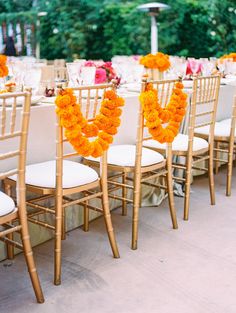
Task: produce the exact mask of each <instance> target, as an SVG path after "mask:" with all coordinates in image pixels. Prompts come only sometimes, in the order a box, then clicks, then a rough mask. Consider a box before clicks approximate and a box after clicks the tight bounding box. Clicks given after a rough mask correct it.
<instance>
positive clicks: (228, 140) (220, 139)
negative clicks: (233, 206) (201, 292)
mask: <svg viewBox="0 0 236 313" xmlns="http://www.w3.org/2000/svg"><path fill="white" fill-rule="evenodd" d="M235 126H236V96H234V102H233V108H232V116H231V126H230V135H229V136H226V137H225V136H216V135H214V141H215V147H214V152H215V158H214V161H215V173H216V174H218V171H219V167H220V163H223V164H227V179H226V196H231V187H232V172H233V158H234V154H235V153H236V152H235V148H236V145H235ZM197 136H199V137H202V138H205V137H206V136H204V135H203V134H197ZM221 153H223V154H227V160H225V159H223V158H221V157H220V154H221Z"/></svg>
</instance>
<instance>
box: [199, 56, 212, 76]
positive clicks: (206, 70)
mask: <svg viewBox="0 0 236 313" xmlns="http://www.w3.org/2000/svg"><path fill="white" fill-rule="evenodd" d="M214 68H215V65H214V64H213V63H212V62H210V61H208V59H207V60H205V61H203V62H202V63H201V71H202V76H210V75H211V74H212V72H213V70H214Z"/></svg>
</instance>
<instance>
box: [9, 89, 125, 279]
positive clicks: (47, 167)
mask: <svg viewBox="0 0 236 313" xmlns="http://www.w3.org/2000/svg"><path fill="white" fill-rule="evenodd" d="M111 88H112V89H114V88H116V86H115V85H114V84H103V85H95V86H81V87H78V88H74V92H75V93H76V95H77V97H78V101H79V103H80V105H81V110H82V112H84V113H85V117H86V118H88V119H89V121H93V119H94V118H95V115H96V114H97V112H98V110H99V108H100V104H101V100H102V96H103V93H104V92H105V91H106V90H108V89H111ZM57 122H58V123H57V126H56V133H57V142H56V160H53V161H47V162H42V163H37V164H32V165H29V166H27V167H26V188H27V191H29V192H32V193H35V194H38V195H39V197H36V198H34V199H30V200H28V201H27V205H28V206H29V207H31V208H34V209H35V212H34V213H32V214H29V215H28V220H29V221H30V222H32V223H35V224H37V225H40V226H43V227H46V228H48V229H51V230H53V231H54V232H55V250H54V284H55V285H59V284H60V283H61V253H62V251H61V240H62V237H64V236H63V234H64V233H65V221H64V216H65V213H64V211H65V209H66V208H67V207H69V206H71V205H81V206H83V207H86V210H85V212H86V213H87V209H88V208H89V209H93V210H95V211H97V212H99V213H102V214H103V215H104V219H105V224H106V229H107V234H108V238H109V242H110V245H111V249H112V252H113V256H114V257H115V258H119V251H118V247H117V244H116V239H115V234H114V230H113V226H112V221H111V214H110V209H109V201H108V190H107V189H108V188H107V160H106V152H104V154H103V156H102V158H101V159H102V161H101V165H100V175H98V174H97V172H96V171H95V170H94V169H92V168H90V167H89V166H86V165H84V164H81V163H80V162H78V161H74V160H72V161H69V160H68V159H70V158H76V157H77V158H78V157H79V154H78V153H77V152H72V153H68V152H66V144H68V142H67V140H66V139H65V138H64V132H63V128H62V127H61V126H60V122H59V120H58V121H57ZM12 183H14V182H13V180H12V179H8V180H7V181H6V184H12ZM78 193H79V194H78ZM82 194H84V195H83V196H82ZM51 197H53V198H54V199H55V205H53V206H50V207H46V206H44V205H42V204H41V203H40V204H39V202H40V201H42V200H46V199H49V198H51ZM96 198H99V199H100V200H101V204H102V205H101V207H97V206H95V205H92V204H90V203H89V200H92V199H96ZM44 213H49V214H52V215H53V216H55V225H52V224H49V223H48V222H47V221H45V222H43V221H41V220H39V219H38V218H37V217H38V216H39V215H42V214H44ZM88 218H89V216H88V214H86V216H85V220H86V219H88Z"/></svg>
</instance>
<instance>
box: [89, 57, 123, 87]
mask: <svg viewBox="0 0 236 313" xmlns="http://www.w3.org/2000/svg"><path fill="white" fill-rule="evenodd" d="M84 66H94V67H96V73H95V84H103V83H109V82H110V81H112V79H116V80H117V83H118V84H119V83H120V78H119V77H118V76H117V74H116V71H115V70H114V68H113V66H112V62H103V61H101V62H96V61H86V62H85V64H84Z"/></svg>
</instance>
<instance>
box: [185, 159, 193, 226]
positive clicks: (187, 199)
mask: <svg viewBox="0 0 236 313" xmlns="http://www.w3.org/2000/svg"><path fill="white" fill-rule="evenodd" d="M191 173H192V156H187V164H186V171H185V176H186V177H185V194H184V220H185V221H187V220H188V219H189V203H190V182H191Z"/></svg>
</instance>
